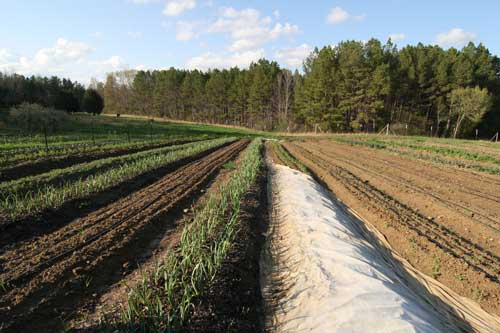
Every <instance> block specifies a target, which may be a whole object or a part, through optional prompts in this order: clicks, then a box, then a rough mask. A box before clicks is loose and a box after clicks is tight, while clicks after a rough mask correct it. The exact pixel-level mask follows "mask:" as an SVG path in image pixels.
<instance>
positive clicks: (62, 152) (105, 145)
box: [0, 136, 208, 166]
mask: <svg viewBox="0 0 500 333" xmlns="http://www.w3.org/2000/svg"><path fill="white" fill-rule="evenodd" d="M190 139H193V140H194V139H208V136H200V137H169V138H162V139H154V140H134V141H132V142H128V141H124V140H120V141H98V142H92V141H90V142H73V143H64V144H56V145H50V146H49V149H48V150H46V149H45V147H42V146H32V147H26V148H13V149H0V165H2V166H5V165H7V164H8V165H12V164H16V163H19V162H21V161H35V160H38V159H47V158H49V159H57V158H62V157H67V156H70V155H73V154H79V153H92V152H103V151H106V150H112V149H125V148H130V149H140V148H145V147H148V146H153V145H159V144H162V143H165V144H166V143H168V142H173V141H179V140H190Z"/></svg>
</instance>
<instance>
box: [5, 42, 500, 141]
mask: <svg viewBox="0 0 500 333" xmlns="http://www.w3.org/2000/svg"><path fill="white" fill-rule="evenodd" d="M17 77H19V76H14V77H13V76H8V75H4V76H0V107H2V106H3V107H8V106H10V105H15V104H16V103H18V102H19V101H21V100H28V101H33V102H38V101H39V103H41V104H43V105H50V106H53V107H55V108H56V109H65V110H67V111H70V112H76V111H79V109H80V108H79V107H77V106H76V105H77V103H76V100H78V99H79V98H80V99H81V96H82V94H83V93H82V91H84V88H83V87H82V86H81V85H79V84H74V83H72V82H71V81H69V80H62V81H61V80H58V79H57V78H51V79H47V78H43V79H42V78H26V79H24V81H23V80H21V81H18V82H17V83H14V84H13V83H12V80H13V78H17ZM14 81H16V80H14ZM90 88H92V89H95V90H97V91H98V92H99V94H101V96H102V97H103V98H104V103H105V108H104V112H105V113H111V114H115V113H118V114H135V115H145V116H151V117H153V116H155V117H165V118H169V119H178V120H189V121H197V122H205V123H218V124H227V125H238V126H244V127H249V128H254V129H263V130H273V131H290V132H297V131H321V132H378V131H380V130H381V129H383V128H384V127H385V126H386V124H390V127H391V131H393V132H395V133H398V134H419V135H431V136H442V137H472V136H473V135H474V133H475V132H476V130H477V132H478V133H479V136H481V137H485V138H486V137H488V136H491V135H493V134H495V133H496V132H497V131H498V130H499V129H500V59H499V58H498V57H497V56H495V55H493V54H491V53H490V52H489V50H488V49H487V48H486V47H485V46H484V45H482V44H479V45H475V44H473V43H469V44H468V45H466V46H465V47H463V48H462V49H461V50H458V49H455V48H449V49H443V48H441V47H439V46H436V45H423V44H418V45H409V46H405V47H403V48H401V49H398V48H397V47H396V46H395V45H394V44H393V43H392V42H391V41H390V40H388V41H387V42H386V43H385V44H382V43H381V42H380V41H378V40H376V39H371V40H369V41H367V42H362V41H343V42H340V43H339V44H337V45H335V46H325V47H323V48H321V49H318V48H316V49H315V50H314V51H313V52H312V53H311V54H310V55H309V56H308V57H307V58H306V59H305V61H304V63H303V68H302V70H301V71H297V70H295V71H294V72H292V71H290V70H289V69H286V68H281V67H280V66H279V65H278V64H277V63H276V62H274V61H268V60H265V59H261V60H259V61H257V62H256V63H252V64H251V65H250V66H249V68H247V69H239V68H230V69H222V70H219V69H212V70H209V71H206V72H203V71H199V70H185V69H176V68H170V69H168V70H154V71H136V70H124V71H119V72H115V73H109V74H108V75H107V77H106V80H105V82H98V81H96V80H92V82H91V83H90ZM9 89H11V90H10V91H9ZM12 89H13V90H12ZM70 96H71V98H70ZM66 99H67V102H68V103H69V104H68V106H65V104H64V103H66ZM72 103H73V104H72ZM78 105H79V104H78ZM61 106H62V107H61Z"/></svg>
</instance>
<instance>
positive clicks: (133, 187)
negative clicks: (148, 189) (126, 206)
mask: <svg viewBox="0 0 500 333" xmlns="http://www.w3.org/2000/svg"><path fill="white" fill-rule="evenodd" d="M228 144H229V143H226V144H223V145H222V146H220V147H215V148H210V149H207V150H205V151H202V152H200V153H198V154H195V155H193V156H188V157H186V158H182V159H180V160H177V161H175V162H172V163H169V164H167V165H164V166H162V167H160V168H157V169H155V170H151V171H149V172H146V173H144V174H141V175H138V176H136V177H134V178H132V179H129V180H128V181H126V182H123V183H120V184H118V185H116V186H113V187H111V188H109V189H106V190H104V191H102V192H98V193H94V194H92V195H90V196H88V197H85V198H81V199H75V200H69V201H67V202H65V203H64V204H63V205H62V206H61V207H57V208H50V209H47V210H45V211H42V212H40V213H36V214H32V215H27V216H23V217H21V218H19V219H16V220H11V219H9V218H7V217H6V216H1V214H0V254H1V253H2V252H3V251H5V250H6V249H9V248H12V247H13V246H16V243H18V242H31V240H32V239H34V238H36V237H40V236H43V235H45V234H46V233H49V232H53V231H55V230H57V229H59V228H61V227H62V226H64V225H66V224H68V223H70V222H71V221H73V220H74V219H75V218H77V217H80V216H83V215H86V214H89V213H91V212H93V211H95V210H97V209H99V208H101V207H104V206H106V205H107V204H109V203H112V202H114V201H116V200H118V199H120V198H121V197H123V196H126V195H129V194H130V193H131V192H134V191H138V190H140V189H142V188H143V187H145V186H149V185H151V184H152V183H154V182H156V181H157V180H158V179H160V178H162V177H163V176H165V175H166V174H167V173H169V172H172V171H174V170H176V169H177V168H179V167H180V166H183V165H185V164H187V163H189V162H192V161H195V160H198V159H200V158H202V157H204V156H206V155H208V154H210V153H212V152H214V151H215V150H217V149H219V148H221V147H225V146H227V145H228ZM0 264H1V261H0Z"/></svg>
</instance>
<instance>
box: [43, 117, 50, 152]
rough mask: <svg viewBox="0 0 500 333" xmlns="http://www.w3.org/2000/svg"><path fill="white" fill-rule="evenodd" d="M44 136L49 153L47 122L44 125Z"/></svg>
mask: <svg viewBox="0 0 500 333" xmlns="http://www.w3.org/2000/svg"><path fill="white" fill-rule="evenodd" d="M43 136H44V137H45V151H46V152H47V155H48V154H49V141H48V140H47V124H44V125H43Z"/></svg>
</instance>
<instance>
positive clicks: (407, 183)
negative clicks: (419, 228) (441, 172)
mask: <svg viewBox="0 0 500 333" xmlns="http://www.w3.org/2000/svg"><path fill="white" fill-rule="evenodd" d="M318 152H319V153H320V154H321V155H323V156H325V157H329V158H334V159H336V160H337V161H339V162H342V163H344V164H346V165H348V166H349V167H350V168H355V169H359V170H361V171H362V172H365V173H368V174H370V175H372V176H374V177H378V178H382V179H383V180H385V181H386V182H388V183H393V184H396V185H398V186H402V187H405V188H407V189H410V190H413V191H415V192H419V193H421V194H423V195H425V196H430V197H432V198H433V199H435V201H436V202H437V203H438V204H441V205H444V206H446V207H448V208H451V209H453V210H455V211H457V212H460V213H461V214H462V215H463V216H464V217H466V218H471V219H473V220H475V221H476V222H477V223H480V224H482V225H484V226H486V227H488V228H490V229H491V230H493V231H495V232H500V228H499V226H500V221H499V220H497V219H496V218H494V217H491V216H490V214H489V213H488V212H487V211H484V210H480V209H479V208H477V207H474V208H473V207H466V206H465V204H466V203H462V204H460V203H458V202H457V200H448V199H447V198H446V197H444V196H443V195H440V194H439V193H437V192H435V191H434V190H433V189H432V188H423V187H421V186H419V185H418V184H416V183H415V182H413V181H412V180H411V179H409V178H410V177H408V178H407V177H405V176H400V175H398V174H394V173H393V174H391V175H390V176H387V175H386V174H387V173H385V172H381V171H385V169H386V167H385V166H383V165H382V167H380V165H377V164H375V163H372V162H374V161H377V158H376V157H370V161H369V163H370V167H372V169H369V168H367V167H363V166H362V165H361V164H360V162H359V161H358V160H357V158H356V157H352V156H350V157H347V156H342V154H335V155H334V154H333V153H328V152H326V151H325V150H323V149H319V150H318ZM353 161H356V162H353ZM382 161H383V160H382ZM382 163H386V161H383V162H382ZM365 164H366V162H365ZM390 168H392V169H398V171H400V172H399V173H400V174H401V171H403V170H402V169H401V168H396V167H395V166H394V165H392V164H391V166H390ZM406 173H407V172H406V171H404V174H406ZM434 181H436V180H434ZM444 184H447V182H444ZM481 198H482V199H484V197H481Z"/></svg>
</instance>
